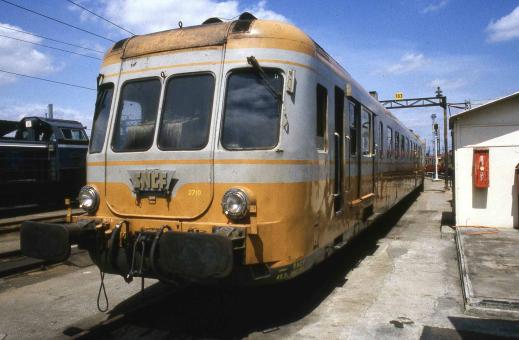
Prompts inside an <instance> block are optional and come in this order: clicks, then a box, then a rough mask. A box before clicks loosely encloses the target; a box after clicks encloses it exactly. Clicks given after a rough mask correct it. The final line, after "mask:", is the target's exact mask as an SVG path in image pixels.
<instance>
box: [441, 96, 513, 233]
mask: <svg viewBox="0 0 519 340" xmlns="http://www.w3.org/2000/svg"><path fill="white" fill-rule="evenodd" d="M450 127H451V129H452V133H453V149H454V173H455V184H454V204H455V206H454V207H455V215H456V224H457V225H459V226H491V227H510V228H512V227H515V228H518V227H519V220H518V217H519V213H518V199H517V198H518V188H519V183H517V179H516V178H515V177H516V176H515V169H516V166H517V165H518V164H519V92H517V93H514V94H512V95H509V96H507V97H504V98H500V99H497V100H494V101H492V102H489V103H486V104H484V105H482V106H479V107H476V108H473V109H471V110H467V111H464V112H462V113H460V114H457V115H455V116H452V117H451V118H450Z"/></svg>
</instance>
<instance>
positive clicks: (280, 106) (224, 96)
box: [218, 66, 286, 151]
mask: <svg viewBox="0 0 519 340" xmlns="http://www.w3.org/2000/svg"><path fill="white" fill-rule="evenodd" d="M262 68H263V69H264V70H265V73H267V72H271V71H274V72H277V73H278V74H279V76H281V94H282V97H281V98H280V99H277V98H275V96H274V94H273V93H272V92H271V90H270V89H268V88H267V84H263V85H264V86H265V87H266V88H267V91H268V92H269V93H270V95H271V96H272V97H273V99H274V100H276V102H277V105H278V110H277V113H278V128H277V138H276V143H275V144H274V145H272V146H267V147H252V148H244V147H240V148H229V147H227V146H226V145H225V144H224V143H223V138H224V127H225V118H226V114H225V113H226V110H227V96H228V90H229V78H230V77H231V76H232V75H233V74H236V73H241V72H244V73H246V72H251V73H256V74H257V71H256V70H255V69H254V68H253V67H237V68H233V69H230V70H229V71H228V72H227V74H226V76H225V83H224V84H225V85H224V86H225V87H224V88H223V89H222V90H223V91H224V92H223V93H221V96H222V101H223V103H222V105H221V107H222V111H221V114H220V115H221V119H220V131H219V133H220V136H219V139H218V140H219V144H220V146H221V147H222V148H223V149H224V150H226V151H255V150H260V151H261V150H274V149H276V148H277V147H278V146H279V144H280V142H281V135H282V134H281V129H282V128H281V125H282V124H281V123H282V120H283V117H282V114H283V109H284V105H285V101H284V100H283V99H284V95H285V86H286V76H285V71H284V70H283V69H281V68H279V67H270V66H267V67H265V66H262ZM257 76H258V78H260V81H261V82H263V80H262V79H261V76H260V75H259V74H257Z"/></svg>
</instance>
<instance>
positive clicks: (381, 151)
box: [378, 122, 384, 158]
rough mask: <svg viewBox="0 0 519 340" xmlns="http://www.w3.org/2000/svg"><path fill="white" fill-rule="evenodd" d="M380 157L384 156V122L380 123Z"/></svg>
mask: <svg viewBox="0 0 519 340" xmlns="http://www.w3.org/2000/svg"><path fill="white" fill-rule="evenodd" d="M379 127H380V129H379V134H380V135H379V136H378V138H379V142H378V143H379V157H380V158H384V124H383V123H382V122H380V123H379Z"/></svg>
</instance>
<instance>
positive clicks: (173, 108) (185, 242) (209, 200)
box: [21, 13, 423, 283]
mask: <svg viewBox="0 0 519 340" xmlns="http://www.w3.org/2000/svg"><path fill="white" fill-rule="evenodd" d="M98 87H99V91H98V96H97V103H96V109H95V114H94V120H93V128H92V136H91V142H90V147H89V153H88V157H87V178H88V185H87V186H86V187H84V188H83V189H82V190H81V192H80V194H79V201H80V204H81V207H82V208H83V209H85V211H86V213H85V215H82V216H79V217H77V218H76V219H75V221H73V223H68V224H48V223H39V222H26V223H25V224H24V225H23V227H22V232H21V240H22V250H23V252H24V253H25V254H27V255H29V256H33V257H39V258H46V259H52V260H63V259H65V258H66V257H67V256H69V254H70V246H71V244H74V243H79V246H80V247H81V248H85V249H88V250H89V252H90V255H91V257H92V259H93V260H94V262H95V263H96V264H97V265H98V266H99V268H100V269H101V271H102V272H107V273H113V274H120V275H122V276H124V277H125V278H126V279H127V280H131V279H132V278H133V277H151V278H159V279H161V280H163V281H167V282H179V281H197V282H214V281H216V280H229V281H233V282H257V283H266V282H275V281H282V280H287V279H290V278H293V277H295V276H297V275H299V274H301V273H303V272H304V271H306V270H307V269H309V268H310V267H311V266H312V265H314V264H315V263H318V262H319V261H322V260H323V259H325V258H326V257H327V256H328V255H330V254H331V253H332V252H333V251H334V250H335V249H338V248H340V247H341V246H342V245H344V244H346V243H347V241H348V240H349V239H351V238H352V237H353V236H355V235H356V234H358V233H359V232H360V231H361V230H362V229H364V228H365V227H367V226H368V225H369V223H370V221H372V220H373V218H372V217H373V216H380V215H381V214H383V213H384V212H386V211H387V210H388V209H390V208H391V207H392V206H394V205H395V204H396V203H398V202H399V201H400V200H402V199H403V198H404V197H406V196H407V195H408V194H409V193H411V192H412V191H414V190H415V189H417V188H419V187H421V186H422V185H423V171H422V167H423V155H422V154H423V153H422V149H423V145H422V142H421V141H420V139H419V138H418V136H416V135H415V134H414V133H413V132H412V131H410V130H409V129H408V128H406V127H405V126H404V125H403V124H402V123H401V122H399V121H398V119H396V118H395V117H394V116H393V115H392V114H391V113H390V112H388V111H387V110H385V109H384V108H383V107H382V106H381V105H380V104H379V102H378V101H377V100H376V99H375V98H373V97H372V96H371V95H370V94H369V93H368V92H366V91H365V90H364V89H363V88H362V87H361V86H360V85H359V84H358V83H357V82H356V81H355V80H353V78H352V77H351V76H350V75H349V74H348V73H347V72H346V71H345V70H344V69H343V68H342V67H341V66H340V65H339V64H338V63H337V62H336V61H334V60H333V59H332V58H331V57H330V56H329V55H328V54H327V53H326V52H325V51H324V50H323V49H322V48H321V47H320V46H319V45H318V44H317V43H316V42H314V41H313V40H312V39H311V38H310V37H309V36H308V35H306V34H305V33H304V32H302V31H301V30H300V29H298V28H297V27H294V26H293V25H291V24H287V23H282V22H276V21H266V20H258V19H256V18H254V17H253V16H252V15H250V14H248V13H244V14H243V15H242V16H240V18H239V19H238V20H235V21H232V22H222V21H220V20H218V19H209V20H207V21H206V22H204V23H203V24H202V25H200V26H195V27H186V28H178V29H173V30H169V31H164V32H158V33H154V34H147V35H142V36H134V37H131V38H128V39H125V40H122V41H120V42H118V43H116V44H115V45H114V46H113V47H112V48H111V49H110V50H109V51H108V52H107V53H106V56H105V58H104V62H103V64H102V67H101V71H100V75H99V77H98Z"/></svg>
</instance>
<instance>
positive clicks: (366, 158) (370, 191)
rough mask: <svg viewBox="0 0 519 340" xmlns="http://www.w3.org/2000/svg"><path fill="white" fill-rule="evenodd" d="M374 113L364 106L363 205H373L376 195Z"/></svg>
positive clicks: (361, 165) (362, 125)
mask: <svg viewBox="0 0 519 340" xmlns="http://www.w3.org/2000/svg"><path fill="white" fill-rule="evenodd" d="M373 116H374V115H373V113H371V112H370V111H368V110H367V109H365V108H364V107H363V108H362V109H361V112H360V144H361V145H360V148H361V150H360V151H361V161H360V174H361V176H360V178H361V179H360V193H359V196H360V199H361V200H362V201H363V206H364V207H368V206H370V205H372V202H373V199H374V196H375V178H374V173H373V171H374V164H375V157H374V154H375V152H374V144H375V143H374V133H373V132H374V124H373V118H374V117H373Z"/></svg>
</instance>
